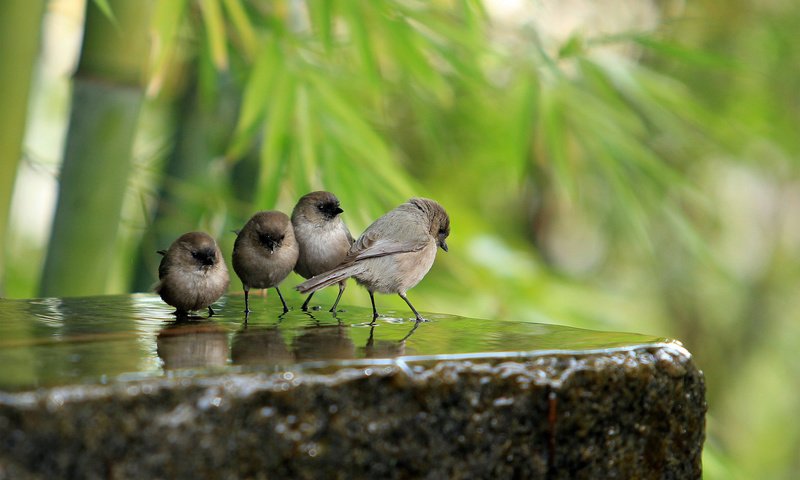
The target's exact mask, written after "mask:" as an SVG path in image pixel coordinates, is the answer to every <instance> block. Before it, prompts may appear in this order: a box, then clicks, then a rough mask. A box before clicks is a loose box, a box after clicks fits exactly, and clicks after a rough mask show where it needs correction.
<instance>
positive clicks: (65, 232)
mask: <svg viewBox="0 0 800 480" xmlns="http://www.w3.org/2000/svg"><path fill="white" fill-rule="evenodd" d="M108 4H109V6H110V8H111V12H112V13H113V18H112V17H109V16H107V15H106V14H104V13H103V12H102V11H101V10H100V8H99V7H98V6H97V4H96V2H91V1H90V2H87V5H86V25H85V27H84V41H83V49H82V51H81V58H80V61H79V64H78V70H77V72H76V74H75V78H74V87H73V94H72V111H71V115H70V124H69V132H68V134H67V141H66V147H65V151H64V163H63V166H62V169H61V178H60V182H59V194H58V204H57V207H56V214H55V217H54V220H53V229H52V232H51V236H50V242H49V244H48V250H47V258H46V260H45V266H44V272H43V274H42V279H41V283H40V293H41V294H42V295H43V296H53V295H58V296H79V295H92V294H101V293H106V291H107V289H106V285H107V283H108V273H109V265H110V264H111V260H112V258H113V255H114V252H115V247H116V237H117V232H118V227H119V223H120V214H121V210H122V203H123V199H124V195H125V191H126V188H127V182H128V176H129V172H130V168H131V156H132V147H133V141H134V138H135V133H136V125H137V122H138V119H139V111H140V109H141V105H142V101H143V98H144V95H143V84H144V82H143V79H144V73H145V67H146V64H147V60H148V58H149V51H150V50H149V42H148V40H149V31H150V26H151V24H150V15H151V11H152V2H151V1H149V0H148V1H142V0H109V2H108Z"/></svg>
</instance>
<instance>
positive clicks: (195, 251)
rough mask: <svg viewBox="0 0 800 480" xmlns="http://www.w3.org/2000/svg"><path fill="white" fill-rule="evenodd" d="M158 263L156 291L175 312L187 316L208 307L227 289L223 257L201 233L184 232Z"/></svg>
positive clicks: (208, 237) (214, 245)
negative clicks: (191, 312) (193, 311)
mask: <svg viewBox="0 0 800 480" xmlns="http://www.w3.org/2000/svg"><path fill="white" fill-rule="evenodd" d="M158 253H160V254H161V255H163V256H164V258H162V259H161V263H160V264H159V266H158V279H159V281H158V283H157V284H156V286H155V291H156V293H158V294H159V295H160V296H161V299H162V300H164V301H165V302H166V303H167V304H169V305H172V306H173V307H175V314H176V315H178V316H186V315H187V314H188V312H190V311H192V310H200V309H202V308H206V307H208V314H209V316H211V315H213V314H214V310H213V309H212V308H211V304H212V303H214V302H215V301H217V299H219V297H221V296H222V294H223V293H225V292H226V291H227V290H228V284H229V283H230V278H229V277H228V267H226V266H225V260H224V259H223V258H222V252H220V250H219V247H218V246H217V242H216V241H214V239H213V238H212V237H211V236H210V235H208V234H207V233H203V232H189V233H184V234H183V235H181V236H180V237H178V239H177V240H175V241H174V242H172V245H170V247H169V248H168V249H167V250H159V251H158Z"/></svg>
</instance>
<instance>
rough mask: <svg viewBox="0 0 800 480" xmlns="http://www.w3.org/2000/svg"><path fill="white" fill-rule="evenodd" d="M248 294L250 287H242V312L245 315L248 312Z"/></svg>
mask: <svg viewBox="0 0 800 480" xmlns="http://www.w3.org/2000/svg"><path fill="white" fill-rule="evenodd" d="M249 296H250V287H248V286H245V287H244V313H245V315H247V314H248V313H250V300H249V299H248V298H249Z"/></svg>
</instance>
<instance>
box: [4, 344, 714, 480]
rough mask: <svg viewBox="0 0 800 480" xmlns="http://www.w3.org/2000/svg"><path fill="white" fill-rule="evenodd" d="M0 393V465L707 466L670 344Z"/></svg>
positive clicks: (132, 473)
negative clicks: (704, 463) (704, 464)
mask: <svg viewBox="0 0 800 480" xmlns="http://www.w3.org/2000/svg"><path fill="white" fill-rule="evenodd" d="M369 363H370V361H369V360H368V359H362V360H361V361H360V362H350V363H347V362H344V363H341V364H339V365H338V366H328V367H325V368H324V369H319V368H317V369H314V368H310V367H309V366H305V367H300V366H298V367H297V368H296V369H291V370H289V371H277V372H274V373H268V372H265V371H257V370H256V371H249V373H248V371H247V370H242V371H241V372H225V373H222V374H219V375H210V374H205V375H175V376H173V377H171V378H159V379H152V380H141V379H139V380H135V381H130V382H113V383H111V384H107V385H83V386H65V387H54V388H50V389H40V390H35V391H22V392H14V393H2V392H0V479H25V478H42V479H50V478H82V479H92V478H112V479H116V478H191V479H200V478H432V479H438V478H442V479H451V478H534V479H536V478H542V479H561V478H563V479H580V478H586V479H597V478H621V479H630V478H645V479H658V478H662V479H671V478H675V479H692V478H700V477H701V463H700V462H701V452H702V446H703V440H704V431H705V429H704V424H705V411H706V404H705V396H704V395H705V391H704V390H705V387H704V382H703V376H702V373H701V372H700V371H699V370H698V369H697V368H696V367H695V365H694V363H693V362H692V360H691V356H690V355H689V354H688V353H687V352H686V351H685V350H684V349H683V348H682V347H680V346H679V345H678V344H670V343H665V344H661V345H647V346H641V347H632V348H623V349H616V350H613V349H612V350H607V351H596V352H586V353H550V354H548V353H537V354H530V355H528V356H525V355H519V356H516V357H513V358H511V357H510V358H492V357H491V356H489V357H486V358H472V359H460V360H459V359H448V360H440V361H437V360H435V359H427V360H426V359H414V358H413V357H411V358H408V357H407V358H405V359H403V358H402V357H401V358H398V359H394V360H386V361H384V362H383V364H379V363H381V362H373V363H378V364H375V365H373V366H368V364H369Z"/></svg>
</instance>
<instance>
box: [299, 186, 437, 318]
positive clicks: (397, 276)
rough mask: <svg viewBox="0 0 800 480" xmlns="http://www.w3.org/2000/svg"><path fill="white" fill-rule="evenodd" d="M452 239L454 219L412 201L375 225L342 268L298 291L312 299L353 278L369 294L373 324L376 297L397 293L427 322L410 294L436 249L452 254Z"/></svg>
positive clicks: (428, 202)
mask: <svg viewBox="0 0 800 480" xmlns="http://www.w3.org/2000/svg"><path fill="white" fill-rule="evenodd" d="M448 235H450V217H448V215H447V212H446V211H445V210H444V208H442V206H441V205H439V204H438V203H437V202H435V201H433V200H428V199H426V198H412V199H411V200H409V201H408V202H406V203H404V204H402V205H400V206H399V207H397V208H395V209H394V210H392V211H391V212H389V213H387V214H386V215H384V216H382V217H381V218H379V219H377V220H375V222H374V223H373V224H372V225H370V226H369V227H368V228H367V230H366V231H364V233H363V234H362V235H361V236H360V237H359V238H358V240H356V242H355V243H354V244H353V246H352V247H350V251H349V252H348V254H347V257H345V259H344V260H343V261H342V263H340V264H339V265H338V266H337V267H335V268H333V269H332V270H330V271H328V272H325V273H322V274H320V275H317V276H315V277H312V278H311V279H309V280H306V281H305V282H303V283H301V284H300V285H298V286H297V287H296V288H297V290H298V291H299V292H300V293H311V292H315V291H317V290H319V289H320V288H324V287H327V286H328V285H333V284H334V283H336V282H341V281H342V280H344V279H346V278H349V277H353V278H355V279H356V282H358V283H359V284H360V285H363V286H364V287H366V289H367V291H368V292H369V299H370V301H371V302H372V315H373V318H377V317H378V311H377V309H376V308H375V298H374V296H373V294H374V292H379V293H396V294H398V295H400V298H402V299H403V300H405V302H406V303H407V304H408V306H409V307H410V308H411V311H413V312H414V315H415V316H416V318H417V321H422V320H424V318H422V316H420V314H419V313H418V312H417V310H416V309H415V308H414V306H413V305H412V304H411V302H410V301H409V300H408V297H406V291H408V290H409V289H410V288H412V287H414V286H415V285H416V284H418V283H419V282H420V280H422V278H423V277H424V276H425V274H427V273H428V270H430V268H431V266H432V265H433V260H434V259H435V258H436V249H437V247H441V248H442V250H444V251H445V252H446V251H447V243H445V240H446V239H447V237H448Z"/></svg>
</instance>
